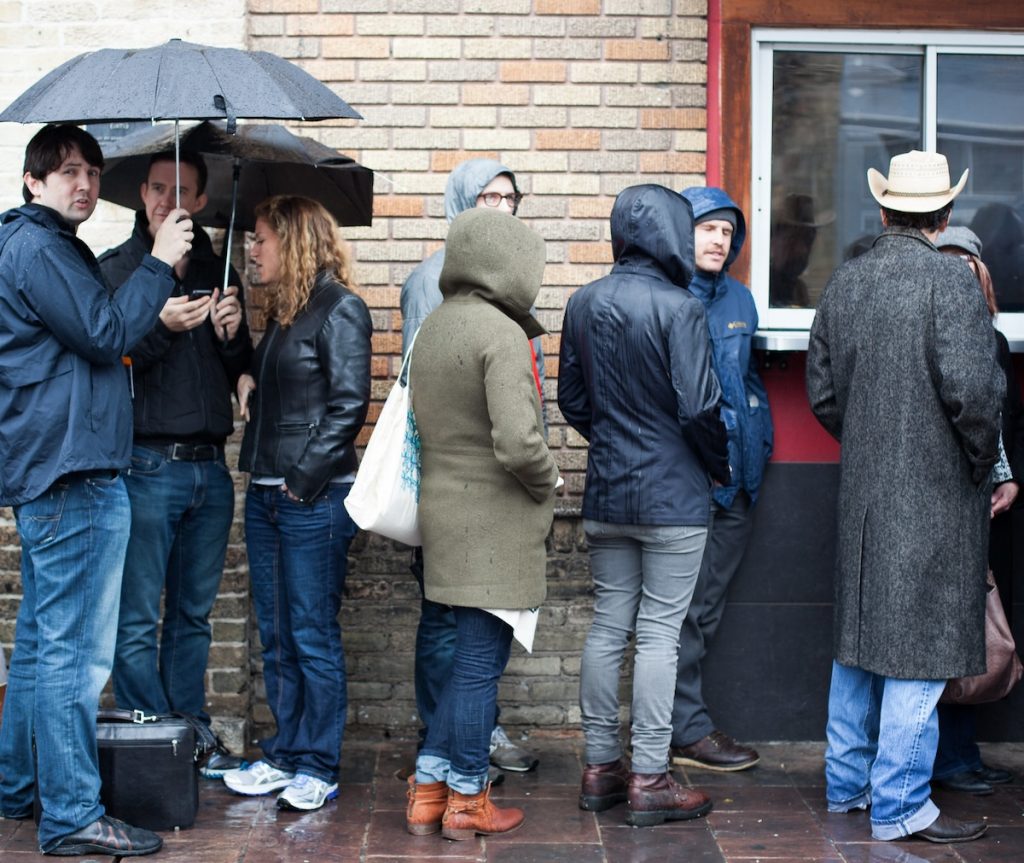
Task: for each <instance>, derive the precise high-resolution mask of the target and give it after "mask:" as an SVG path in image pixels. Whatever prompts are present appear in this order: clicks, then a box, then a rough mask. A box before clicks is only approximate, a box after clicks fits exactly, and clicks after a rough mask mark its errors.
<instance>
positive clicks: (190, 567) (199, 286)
mask: <svg viewBox="0 0 1024 863" xmlns="http://www.w3.org/2000/svg"><path fill="white" fill-rule="evenodd" d="M206 179H207V171H206V163H205V162H204V161H203V158H202V156H200V155H199V154H198V153H194V152H189V151H183V152H182V153H181V159H180V180H179V184H178V189H177V192H178V195H179V196H180V201H181V207H182V209H184V210H186V211H188V212H189V213H190V214H193V215H194V214H195V213H198V212H199V211H200V210H202V209H203V207H204V206H205V205H206V194H205V190H206ZM139 195H140V197H141V199H142V204H143V208H142V209H140V210H139V211H138V212H137V213H136V217H135V230H134V232H133V233H132V236H131V237H130V238H129V239H128V240H127V241H126V242H124V243H122V244H121V245H120V246H118V247H117V248H115V249H111V250H110V251H108V252H106V253H104V254H103V255H102V256H100V267H101V268H102V270H103V274H104V275H105V276H106V278H107V281H108V282H109V283H110V285H111V286H113V287H114V288H115V289H119V288H120V287H121V286H122V285H124V284H125V283H126V282H127V281H128V280H129V279H130V278H131V276H132V273H133V272H135V270H136V268H137V267H138V266H139V264H141V263H142V261H143V260H144V259H145V257H146V256H147V255H148V254H149V253H150V250H151V249H152V247H153V244H154V242H155V238H156V235H157V232H158V231H159V229H160V227H161V226H162V225H163V224H164V222H165V221H166V219H167V217H168V215H169V214H170V213H171V212H172V211H173V209H174V204H175V165H174V153H173V151H171V152H164V153H156V154H154V155H153V156H152V157H151V158H150V163H149V170H148V172H147V175H146V179H145V181H144V182H143V183H142V185H141V187H140V189H139ZM174 277H175V278H174V282H175V286H174V290H173V291H172V292H171V296H170V298H169V299H168V300H167V302H166V303H165V304H164V307H163V309H162V310H161V311H160V317H159V319H158V320H157V321H156V324H155V326H154V327H153V329H152V330H151V331H150V332H149V333H148V334H147V335H146V337H145V338H144V339H142V341H140V342H139V343H138V344H137V345H135V347H134V348H132V349H131V351H130V352H129V359H130V362H131V367H130V369H131V375H132V382H133V405H134V411H135V423H134V426H135V437H134V445H133V447H132V469H131V471H130V472H129V473H128V474H126V476H125V485H126V486H127V488H128V497H129V499H130V500H131V508H132V529H131V536H130V538H129V540H128V551H127V556H126V558H125V566H124V580H123V582H122V585H121V613H120V617H119V619H118V627H117V648H116V650H115V654H114V696H115V698H116V699H117V705H118V707H122V708H125V709H128V710H136V709H138V710H144V711H145V712H146V713H169V712H171V711H181V712H184V713H191V714H193V715H195V716H198V717H199V718H200V719H202V720H203V721H205V722H207V723H209V721H210V717H209V715H208V714H207V713H206V710H205V704H206V693H205V687H204V679H205V676H206V663H207V656H208V654H209V648H210V622H209V617H210V611H211V610H212V608H213V603H214V601H215V600H216V598H217V590H218V588H219V587H220V580H221V574H222V572H223V569H224V556H225V554H226V552H227V543H228V532H229V531H230V529H231V519H232V515H233V513H234V502H235V490H234V484H233V483H232V481H231V475H230V473H229V472H228V468H227V465H226V464H225V461H224V441H225V440H226V438H227V437H228V435H230V434H231V432H232V430H233V428H234V415H233V410H232V406H231V393H232V392H233V391H234V388H235V383H236V382H237V380H238V376H239V375H240V374H241V373H242V372H243V371H244V370H245V369H246V368H248V365H249V359H250V356H251V354H252V342H251V340H250V338H249V329H248V326H247V325H246V322H245V315H244V314H243V310H242V305H241V294H240V288H239V285H240V284H241V282H240V280H239V278H238V275H237V274H236V273H235V272H234V270H230V277H229V278H230V283H231V284H230V285H229V286H227V287H225V288H223V290H222V289H221V287H220V286H221V282H222V281H223V278H224V262H223V260H222V259H221V258H220V257H218V256H217V255H216V253H215V252H214V251H213V246H212V245H211V243H210V239H209V237H208V236H207V235H206V232H205V231H202V230H196V231H195V237H194V239H193V241H192V250H191V252H189V254H188V255H186V256H185V257H183V258H182V259H181V260H180V261H178V263H177V264H175V266H174ZM165 589H166V601H165V603H164V616H163V627H162V637H161V638H160V639H159V644H160V646H159V649H158V647H157V628H158V625H159V624H160V595H161V593H163V592H164V590H165ZM241 764H242V761H241V759H239V758H235V757H233V756H230V755H229V754H228V753H227V752H226V751H220V752H217V753H215V754H214V755H213V757H212V758H211V759H210V761H209V762H207V765H206V767H205V768H204V771H210V772H212V775H214V776H219V775H221V774H222V773H223V771H224V770H228V769H231V768H235V767H239V766H241ZM204 775H210V773H205V774H204Z"/></svg>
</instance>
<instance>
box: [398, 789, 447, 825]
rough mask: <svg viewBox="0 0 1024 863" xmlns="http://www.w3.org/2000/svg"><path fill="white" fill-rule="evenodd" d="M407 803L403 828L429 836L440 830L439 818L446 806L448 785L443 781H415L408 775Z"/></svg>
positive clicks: (442, 815)
mask: <svg viewBox="0 0 1024 863" xmlns="http://www.w3.org/2000/svg"><path fill="white" fill-rule="evenodd" d="M406 795H407V796H408V798H409V805H408V806H407V807H406V809H405V829H406V830H408V831H409V832H410V833H411V834H412V835H413V836H429V835H430V834H431V833H439V832H440V831H441V819H442V818H443V817H444V810H445V809H447V808H448V785H447V783H444V782H423V783H420V782H417V781H416V776H415V774H414V775H412V776H410V777H409V790H408V791H407V792H406Z"/></svg>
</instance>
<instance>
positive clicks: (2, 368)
mask: <svg viewBox="0 0 1024 863" xmlns="http://www.w3.org/2000/svg"><path fill="white" fill-rule="evenodd" d="M102 168H103V154H102V153H101V152H100V148H99V145H98V144H97V143H96V140H95V139H94V138H93V137H92V136H91V135H89V134H88V133H86V132H83V131H82V130H81V129H79V128H77V127H75V126H45V127H44V128H43V129H41V130H40V131H39V132H38V133H37V134H36V135H35V137H33V138H32V140H31V141H30V142H29V145H28V147H27V148H26V150H25V169H24V178H23V179H24V183H25V185H24V188H23V195H24V198H25V201H26V206H24V207H19V208H17V209H14V210H9V211H8V212H7V213H5V214H4V215H3V216H2V217H0V440H2V450H0V451H2V453H3V458H2V459H0V505H2V506H11V507H13V508H14V516H15V519H16V521H17V526H18V536H19V538H20V540H21V580H22V600H21V607H20V610H19V612H18V624H17V630H16V632H15V641H14V653H13V655H12V657H11V667H10V677H9V682H8V693H7V701H6V705H5V710H4V721H3V726H2V729H0V812H2V813H3V815H4V817H6V818H29V817H31V815H32V801H33V791H34V786H35V785H36V784H37V783H38V791H39V799H40V803H41V804H42V817H41V819H40V821H39V832H38V840H39V847H40V850H41V851H42V852H43V853H47V854H57V855H63V856H71V855H76V854H113V855H138V854H148V853H152V852H154V851H157V850H159V848H160V846H161V840H160V837H159V836H157V835H156V834H155V833H151V832H150V831H148V830H142V829H140V828H136V827H131V826H129V825H127V824H125V823H124V822H122V821H118V820H117V819H115V818H111V817H109V816H107V815H105V814H104V809H103V806H102V804H101V803H100V800H99V792H100V777H99V770H98V767H97V753H96V708H97V706H98V704H99V695H100V691H101V690H102V689H103V686H104V684H105V683H106V681H107V678H108V676H109V675H110V668H111V663H112V660H113V656H114V638H115V635H116V629H117V608H118V600H119V597H120V590H121V568H122V565H123V563H124V553H125V546H126V544H127V542H128V531H129V524H130V513H129V504H128V494H127V492H126V491H125V487H124V482H123V480H122V479H121V476H120V471H122V470H124V469H125V468H127V467H128V463H129V456H130V453H131V440H132V409H131V401H130V398H129V393H128V378H127V375H126V373H125V370H124V367H123V366H122V363H121V358H122V357H123V356H124V355H125V354H126V353H127V352H128V351H129V350H130V349H131V347H132V346H133V345H134V344H135V343H136V342H137V341H138V340H139V339H141V338H142V337H143V336H144V335H145V334H146V333H147V332H149V330H151V329H152V327H153V324H155V323H156V319H157V315H158V314H159V313H160V309H161V307H162V306H163V304H164V301H165V300H166V299H167V297H168V295H169V294H170V291H171V287H172V286H173V283H174V281H173V278H172V277H171V267H172V266H173V265H174V264H175V263H177V261H178V260H179V259H180V258H181V257H182V255H184V254H185V253H186V252H187V251H188V250H189V248H191V240H192V221H191V220H190V219H189V218H188V215H187V213H184V212H183V211H181V210H175V211H173V212H172V213H171V214H170V215H169V216H168V218H167V220H166V221H165V224H164V226H163V228H162V229H161V230H160V232H159V233H158V234H157V237H156V239H155V240H154V243H153V252H152V254H150V255H147V256H146V257H145V259H144V260H143V261H142V264H141V266H139V268H138V269H137V270H136V271H135V273H134V275H133V276H132V278H131V279H130V280H129V283H128V284H127V285H126V286H125V289H124V290H121V291H119V292H118V293H117V294H116V295H113V296H111V294H110V292H109V290H108V289H107V285H106V283H105V282H104V280H103V275H102V273H101V272H100V268H99V265H98V264H97V262H96V258H95V257H93V254H92V252H91V251H90V250H89V247H88V246H86V244H85V243H84V242H82V241H81V240H80V239H78V237H77V236H76V231H77V229H78V226H79V225H80V224H81V223H82V222H84V221H85V220H86V219H88V218H89V216H90V215H92V212H93V210H94V209H95V207H96V200H97V198H98V196H99V183H100V171H101V170H102ZM179 216H181V217H183V219H182V221H180V222H179V221H178V220H177V219H178V217H179ZM33 737H34V738H35V749H36V753H37V755H38V773H36V771H35V770H34V769H33V746H32V744H33ZM36 776H38V779H36Z"/></svg>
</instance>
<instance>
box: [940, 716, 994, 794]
mask: <svg viewBox="0 0 1024 863" xmlns="http://www.w3.org/2000/svg"><path fill="white" fill-rule="evenodd" d="M977 714H978V707H977V705H975V704H940V705H939V748H938V750H937V751H936V753H935V767H934V769H933V770H932V776H933V777H934V778H935V779H946V778H948V777H950V776H952V775H953V774H954V773H970V772H972V771H974V770H981V768H982V766H983V765H982V761H981V750H980V749H979V748H978V741H977V734H976V733H975V718H976V717H977Z"/></svg>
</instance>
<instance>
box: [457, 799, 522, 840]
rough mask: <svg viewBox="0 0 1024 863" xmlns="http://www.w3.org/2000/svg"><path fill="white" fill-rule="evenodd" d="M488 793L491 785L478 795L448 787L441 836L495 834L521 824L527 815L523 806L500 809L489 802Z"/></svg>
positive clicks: (462, 837)
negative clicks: (520, 807) (521, 807)
mask: <svg viewBox="0 0 1024 863" xmlns="http://www.w3.org/2000/svg"><path fill="white" fill-rule="evenodd" d="M490 794H491V786H490V785H488V786H487V787H486V788H485V789H484V790H483V791H481V792H480V793H479V794H460V793H459V792H458V791H452V790H451V789H449V791H448V808H447V809H446V810H445V813H444V821H443V824H442V827H441V835H442V836H444V838H445V839H455V840H460V839H472V838H473V837H474V836H477V835H482V836H494V835H496V834H498V833H509V832H511V831H512V830H515V829H516V828H517V827H518V826H519V825H520V824H522V823H523V818H525V817H526V816H525V815H524V814H523V810H522V809H515V808H514V807H512V806H509V807H507V808H505V809H499V808H498V807H497V806H495V805H494V804H493V803H491V797H490Z"/></svg>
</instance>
